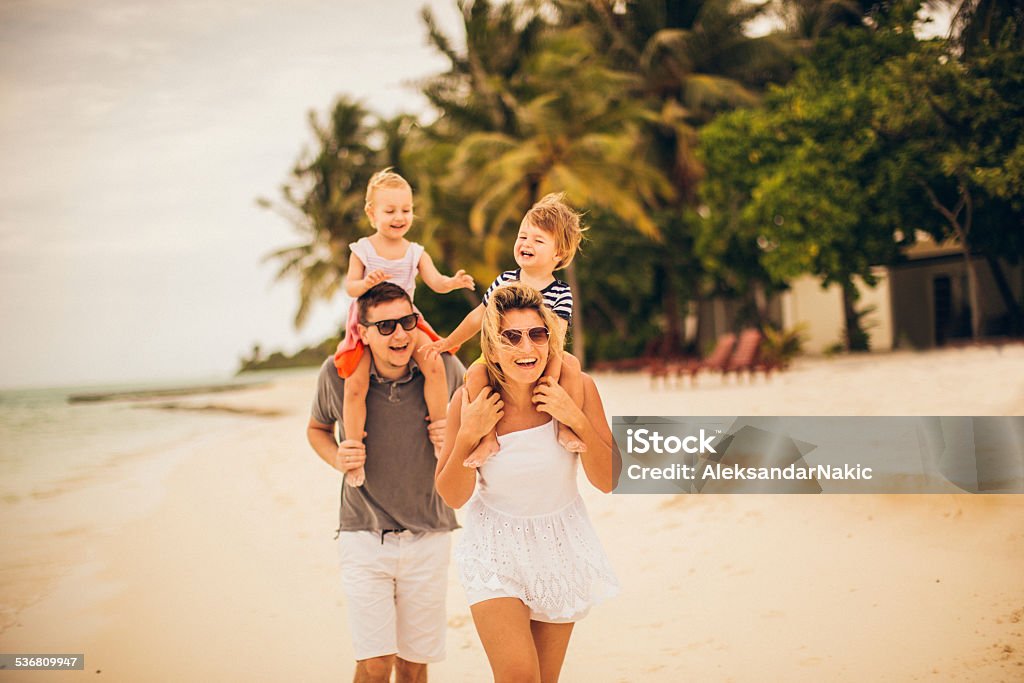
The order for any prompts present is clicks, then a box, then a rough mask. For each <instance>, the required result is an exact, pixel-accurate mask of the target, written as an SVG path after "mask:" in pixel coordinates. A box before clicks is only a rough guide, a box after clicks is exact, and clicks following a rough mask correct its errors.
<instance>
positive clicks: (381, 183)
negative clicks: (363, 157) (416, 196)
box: [363, 166, 412, 213]
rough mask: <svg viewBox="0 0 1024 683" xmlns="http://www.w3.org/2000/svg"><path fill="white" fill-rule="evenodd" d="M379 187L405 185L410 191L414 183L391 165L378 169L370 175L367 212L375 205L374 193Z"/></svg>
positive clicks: (367, 186)
mask: <svg viewBox="0 0 1024 683" xmlns="http://www.w3.org/2000/svg"><path fill="white" fill-rule="evenodd" d="M379 187H404V188H406V189H407V190H409V192H412V185H410V184H409V181H408V180H406V179H405V178H403V177H402V176H400V175H398V174H397V173H395V171H394V169H393V168H392V167H391V166H388V167H387V168H385V169H383V170H381V171H377V172H376V173H374V174H373V175H372V176H370V182H368V183H367V184H366V205H365V206H364V207H363V209H364V210H365V211H366V212H367V213H369V212H370V207H371V206H373V193H374V192H375V191H376V190H377V188H379Z"/></svg>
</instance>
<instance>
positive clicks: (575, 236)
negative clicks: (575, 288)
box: [520, 192, 586, 270]
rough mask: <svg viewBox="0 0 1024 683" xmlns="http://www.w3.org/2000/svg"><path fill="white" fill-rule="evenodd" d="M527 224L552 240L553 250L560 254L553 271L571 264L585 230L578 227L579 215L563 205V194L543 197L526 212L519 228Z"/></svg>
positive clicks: (558, 193)
mask: <svg viewBox="0 0 1024 683" xmlns="http://www.w3.org/2000/svg"><path fill="white" fill-rule="evenodd" d="M527 223H529V224H530V225H532V226H533V227H535V228H540V229H541V230H543V231H544V232H546V233H548V234H550V235H551V236H552V237H553V238H554V240H555V250H556V251H557V252H558V253H559V254H562V258H561V260H560V261H559V262H558V265H557V266H555V270H561V269H562V268H565V267H567V266H568V265H569V264H570V263H572V260H573V258H575V256H576V252H577V251H578V250H579V248H580V242H581V241H583V233H584V232H585V231H586V228H584V227H582V226H581V225H580V214H579V213H577V212H576V211H574V210H573V209H572V208H571V207H570V206H569V205H568V204H566V203H565V193H564V192H557V193H555V192H552V193H551V194H548V195H544V197H542V198H541V200H540V201H539V202H537V203H536V204H534V205H533V206H531V207H530V210H529V211H527V212H526V215H525V216H523V221H522V223H520V226H524V225H526V224H527Z"/></svg>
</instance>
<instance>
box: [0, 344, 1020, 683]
mask: <svg viewBox="0 0 1024 683" xmlns="http://www.w3.org/2000/svg"><path fill="white" fill-rule="evenodd" d="M314 379H315V371H314V370H310V371H308V372H299V373H294V374H291V375H289V376H288V377H286V378H285V379H279V380H274V381H273V382H270V383H268V384H266V385H262V386H259V387H256V388H251V389H248V390H246V391H238V392H233V393H217V394H211V395H194V396H188V397H175V398H174V400H173V404H174V407H173V409H179V410H180V409H183V408H184V409H189V408H192V409H201V410H197V412H196V413H195V415H194V419H196V420H204V419H208V416H207V415H204V414H203V413H204V412H212V413H216V414H217V416H218V417H213V416H212V415H211V416H209V419H210V428H209V429H206V430H204V431H203V433H202V434H201V435H200V436H198V437H196V438H191V439H189V440H187V441H184V442H182V443H180V444H178V445H177V446H176V447H175V448H176V449H177V450H176V451H175V452H171V453H161V454H153V455H152V456H151V457H149V458H141V457H140V458H139V461H138V462H137V463H134V465H133V466H132V467H120V466H114V465H110V466H109V467H108V468H107V469H98V470H96V471H94V472H92V473H91V474H90V475H89V476H82V477H80V478H79V480H78V481H70V482H66V483H65V484H64V485H63V486H62V487H59V488H56V489H51V490H46V491H31V492H30V491H26V492H25V495H24V496H22V497H19V499H18V500H16V501H8V502H7V503H6V506H5V507H4V510H5V512H4V519H3V528H4V533H3V534H2V536H3V540H2V541H0V551H2V555H3V557H4V561H3V563H2V567H0V586H2V591H3V600H2V611H0V628H2V631H0V652H5V653H15V652H24V653H84V654H85V662H86V664H85V671H84V672H63V673H54V672H48V673H39V672H22V673H15V672H0V680H3V681H6V680H12V681H13V680H25V681H39V680H46V681H51V680H53V681H63V680H68V681H72V680H73V681H81V680H84V679H86V678H89V679H94V680H100V679H101V678H102V679H106V680H113V681H217V680H229V681H286V680H295V681H337V680H349V679H350V677H351V671H352V651H351V644H350V640H349V634H348V630H347V624H346V619H345V610H344V597H343V595H342V591H341V586H340V579H339V569H338V561H337V555H336V548H335V543H334V541H333V536H334V528H335V522H336V515H337V504H338V490H339V484H340V475H338V474H337V473H336V472H334V471H333V470H331V469H330V468H328V467H327V466H325V465H324V464H323V463H322V462H320V460H319V459H318V458H317V457H316V456H315V455H314V453H313V452H312V450H311V449H310V448H309V446H308V445H307V443H306V441H305V425H306V422H307V420H308V416H309V404H310V400H311V398H312V394H313V388H314ZM596 379H597V381H598V385H599V388H600V389H601V393H602V396H603V398H604V400H605V408H606V412H607V413H608V415H609V416H611V415H617V414H619V415H621V414H631V415H637V414H639V415H643V414H651V415H657V414H667V415H1021V414H1024V346H1022V345H1013V346H1005V347H1002V348H995V347H986V348H967V349H951V350H944V351H933V352H927V353H911V352H899V353H887V354H876V355H865V356H855V357H839V358H835V359H823V358H809V359H801V360H798V361H797V362H796V364H795V365H794V366H793V368H791V369H790V370H789V371H787V372H785V373H783V374H780V375H776V376H774V377H773V378H771V379H769V380H766V379H765V378H763V377H756V378H754V380H753V381H749V382H747V381H741V382H737V381H736V380H735V379H730V380H728V381H724V382H723V381H722V380H721V379H720V378H719V377H717V376H706V377H703V378H702V380H701V382H700V383H699V386H698V387H697V388H691V387H690V386H688V385H687V386H682V387H677V386H674V385H672V384H669V385H668V386H664V385H662V384H660V383H659V384H658V385H657V386H654V387H652V385H651V382H650V380H649V379H648V378H647V377H646V376H645V375H642V374H626V375H611V374H602V375H597V376H596ZM168 403H171V402H170V401H163V402H155V403H154V404H153V407H154V409H155V408H157V407H159V406H161V405H163V406H164V407H165V408H166V407H167V406H166V404H168ZM158 456H159V457H158ZM585 499H586V501H587V505H588V506H589V509H590V514H591V517H592V518H593V521H594V524H595V526H596V528H597V530H598V533H599V535H600V536H601V538H602V540H603V541H604V544H605V546H606V549H607V550H608V553H609V555H610V557H611V560H612V564H613V566H614V567H615V569H616V571H617V572H618V574H619V577H620V579H621V582H622V585H623V591H622V594H621V595H620V596H618V597H617V598H615V599H614V600H612V601H610V602H608V603H606V604H604V605H601V606H600V607H598V608H596V609H595V610H594V611H593V612H592V614H591V615H590V616H589V617H588V618H587V619H586V620H584V621H583V622H581V623H580V624H579V625H578V626H577V628H576V630H575V632H574V635H573V641H572V643H571V645H570V648H569V653H568V657H567V661H566V664H565V668H564V673H563V677H562V680H564V681H567V682H569V683H575V682H577V681H580V682H590V681H596V682H604V681H608V682H632V681H682V680H706V681H821V680H828V681H914V680H928V681H946V680H963V681H1020V680H1024V571H1022V568H1024V496H1008V495H1004V496H993V495H987V496H980V495H979V496H971V495H931V496H882V495H862V496H838V495H835V496H807V497H799V496H660V495H648V496H623V495H608V496H603V495H601V494H598V493H597V492H596V491H593V490H588V491H587V492H586V493H585ZM489 678H490V677H489V670H488V668H487V663H486V659H485V657H484V653H483V650H482V649H481V647H480V644H479V641H478V639H477V636H476V633H475V631H474V629H473V624H472V621H471V619H470V616H469V610H468V608H467V606H466V603H465V598H464V596H463V593H462V590H461V588H460V587H459V585H458V583H457V580H456V577H455V572H454V570H453V571H452V572H451V577H450V586H449V633H448V659H447V660H446V661H445V662H443V663H441V664H438V665H434V666H432V667H431V679H432V680H434V681H441V682H453V683H459V682H467V683H468V682H475V681H485V680H489Z"/></svg>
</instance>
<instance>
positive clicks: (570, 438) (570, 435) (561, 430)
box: [558, 422, 587, 453]
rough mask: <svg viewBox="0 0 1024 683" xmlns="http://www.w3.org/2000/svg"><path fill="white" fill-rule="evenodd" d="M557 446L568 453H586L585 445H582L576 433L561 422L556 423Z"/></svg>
mask: <svg viewBox="0 0 1024 683" xmlns="http://www.w3.org/2000/svg"><path fill="white" fill-rule="evenodd" d="M558 445H559V446H561V447H562V448H564V449H565V450H567V451H569V452H570V453H586V452H587V444H585V443H583V440H582V439H580V437H578V436H576V432H574V431H572V430H571V429H569V428H568V427H566V426H565V425H564V424H562V423H561V422H559V423H558Z"/></svg>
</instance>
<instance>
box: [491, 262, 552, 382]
mask: <svg viewBox="0 0 1024 683" xmlns="http://www.w3.org/2000/svg"><path fill="white" fill-rule="evenodd" d="M519 310H531V311H536V312H537V315H539V316H540V319H541V320H542V321H543V323H544V327H546V328H548V358H551V355H552V354H555V355H556V356H561V355H562V344H564V343H565V338H564V337H563V336H562V333H561V330H560V328H561V326H560V325H559V324H558V317H557V316H556V315H555V314H554V312H553V311H552V310H551V309H550V308H548V307H547V306H545V305H544V296H543V295H542V294H541V293H540V292H538V291H537V290H536V289H534V288H533V287H530V286H529V285H524V284H522V283H520V282H513V283H511V284H508V285H505V286H503V287H499V288H498V289H496V290H494V292H493V293H492V294H491V297H490V300H489V301H488V302H487V307H486V308H485V309H484V320H483V325H482V326H481V329H480V350H481V351H482V352H483V358H484V363H485V364H486V366H487V379H488V383H489V384H490V385H491V386H492V387H500V388H501V389H505V390H507V389H508V380H507V379H506V377H505V373H504V372H503V371H502V369H501V366H500V365H498V363H497V361H496V360H495V357H496V355H497V350H498V349H499V348H500V346H501V345H502V344H507V343H508V342H506V341H505V339H504V338H503V337H502V336H501V321H502V320H503V319H504V317H505V314H506V313H508V312H509V311H519Z"/></svg>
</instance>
